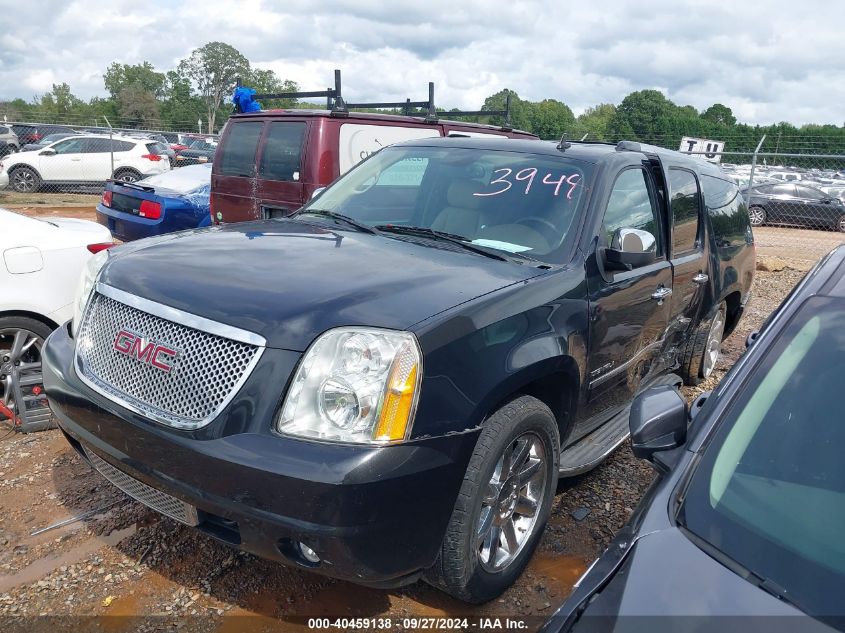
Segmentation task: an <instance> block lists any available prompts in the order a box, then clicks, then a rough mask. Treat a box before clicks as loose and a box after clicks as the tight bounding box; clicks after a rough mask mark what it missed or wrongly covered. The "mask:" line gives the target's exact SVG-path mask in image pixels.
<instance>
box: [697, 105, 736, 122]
mask: <svg viewBox="0 0 845 633" xmlns="http://www.w3.org/2000/svg"><path fill="white" fill-rule="evenodd" d="M701 118H702V119H704V120H705V121H710V122H711V123H717V124H719V125H736V117H735V116H734V113H733V111H732V110H731V109H730V108H729V107H728V106H726V105H722V104H721V103H714V104H713V105H712V106H710V107H709V108H707V109H706V110H705V111H704V112H702V113H701Z"/></svg>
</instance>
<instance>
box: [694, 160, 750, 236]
mask: <svg viewBox="0 0 845 633" xmlns="http://www.w3.org/2000/svg"><path fill="white" fill-rule="evenodd" d="M701 188H702V190H703V191H704V203H705V205H706V206H707V214H708V215H709V216H710V225H711V226H712V228H713V233H715V235H716V242H717V244H718V245H719V246H731V245H737V244H740V243H745V240H746V236H747V235H750V230H751V229H750V224H749V221H748V207H746V206H745V200H744V199H743V198H742V196H741V195H740V194H739V189H737V186H736V185H735V184H734V183H732V182H728V181H727V180H721V179H719V178H714V177H713V176H701Z"/></svg>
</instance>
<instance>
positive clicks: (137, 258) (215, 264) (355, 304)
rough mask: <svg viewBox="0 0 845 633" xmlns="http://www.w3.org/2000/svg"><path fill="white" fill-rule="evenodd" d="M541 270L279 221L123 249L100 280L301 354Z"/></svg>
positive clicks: (395, 325)
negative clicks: (338, 331) (322, 341)
mask: <svg viewBox="0 0 845 633" xmlns="http://www.w3.org/2000/svg"><path fill="white" fill-rule="evenodd" d="M446 246H447V247H450V248H454V247H453V246H451V245H446ZM544 272H545V271H543V270H540V269H537V268H533V267H531V266H523V265H519V264H515V263H510V262H503V261H498V260H493V259H489V258H486V257H483V256H480V255H476V254H473V253H469V252H465V251H457V252H456V251H453V250H445V249H442V248H438V247H436V246H433V245H432V246H428V245H426V244H423V243H422V241H420V242H414V243H412V242H408V241H404V240H401V239H397V238H394V237H388V236H384V235H370V234H367V233H358V232H355V231H332V230H329V229H328V228H324V227H322V226H319V225H316V224H307V223H305V222H300V221H294V220H283V221H268V222H253V223H241V224H233V225H226V226H223V227H214V228H211V229H208V230H200V231H188V232H182V233H176V234H170V235H167V236H163V237H161V238H153V239H150V240H140V241H138V242H133V243H132V244H127V245H126V246H120V247H117V248H115V249H114V250H113V251H112V256H111V257H110V260H109V263H108V264H107V265H106V266H105V267H104V269H103V272H102V276H101V278H100V281H101V282H103V283H106V284H108V285H110V286H114V287H116V288H119V289H121V290H124V291H126V292H129V293H131V294H134V295H137V296H140V297H144V298H146V299H150V300H152V301H156V302H158V303H162V304H165V305H168V306H171V307H174V308H177V309H179V310H184V311H186V312H190V313H192V314H196V315H199V316H203V317H205V318H208V319H212V320H214V321H219V322H221V323H226V324H228V325H232V326H234V327H238V328H242V329H245V330H249V331H251V332H255V333H257V334H260V335H261V336H263V337H264V338H265V339H266V340H267V344H268V346H270V347H278V348H282V349H289V350H295V351H303V350H304V349H305V348H307V347H308V345H309V344H310V343H311V342H312V341H313V340H314V338H315V337H316V336H317V335H319V334H320V333H322V332H324V331H326V330H328V329H330V328H333V327H338V326H344V325H366V326H372V327H383V328H391V329H400V330H401V329H408V328H409V327H411V326H412V325H414V324H415V323H417V322H419V321H421V320H423V319H426V318H428V317H430V316H433V315H435V314H437V313H439V312H442V311H444V310H447V309H449V308H451V307H453V306H456V305H458V304H460V303H463V302H465V301H469V300H470V299H473V298H475V297H478V296H480V295H483V294H487V293H489V292H492V291H494V290H497V289H499V288H502V287H504V286H508V285H510V284H513V283H516V282H519V281H522V280H525V279H528V278H530V277H534V276H537V275H538V274H543V273H544Z"/></svg>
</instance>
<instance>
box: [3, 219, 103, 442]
mask: <svg viewBox="0 0 845 633" xmlns="http://www.w3.org/2000/svg"><path fill="white" fill-rule="evenodd" d="M112 245H113V244H112V237H111V235H110V234H109V231H108V229H107V228H106V227H104V226H101V225H100V224H97V223H96V222H89V221H88V220H77V219H72V218H49V219H47V218H45V219H36V218H30V217H27V216H25V215H19V214H17V213H13V212H11V211H7V210H5V209H0V419H3V418H4V417H13V418H14V419H15V420H16V421H17V422H19V423H20V424H21V426H22V427H23V430H27V431H32V430H37V429H39V428H45V427H46V426H47V425H49V424H50V413H49V409H47V408H46V406H47V405H46V400H45V399H44V394H43V387H42V385H41V346H42V344H43V343H44V340H45V339H46V338H47V336H49V335H50V332H52V331H53V330H54V329H55V328H56V327H58V326H60V325H61V324H62V323H64V322H66V321H67V320H69V319H70V318H71V317H72V316H73V311H74V298H75V295H76V289H77V286H78V285H79V281H80V278H81V276H82V272H83V270H84V269H85V267H86V264H87V263H88V261H89V260H90V259H91V258H92V257H94V254H95V253H97V252H102V251H103V250H105V249H107V248H109V247H110V246H112ZM10 412H11V414H12V415H11V416H10V415H9V414H10Z"/></svg>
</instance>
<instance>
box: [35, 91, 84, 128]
mask: <svg viewBox="0 0 845 633" xmlns="http://www.w3.org/2000/svg"><path fill="white" fill-rule="evenodd" d="M40 101H41V103H40V105H41V108H42V109H43V110H44V111H45V112H46V113H49V114H51V115H53V117H54V120H59V119H61V120H67V119H68V117H73V116H74V115H78V114H80V110H81V108H82V106H83V105H84V102H83V101H82V100H81V99H79V98H78V97H76V96H75V95H74V94H73V93H72V92H71V91H70V86H69V85H67V84H66V83H61V84H53V89H52V90H50V92H48V93H47V94H45V95H43V96H42V97H41V100H40Z"/></svg>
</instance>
